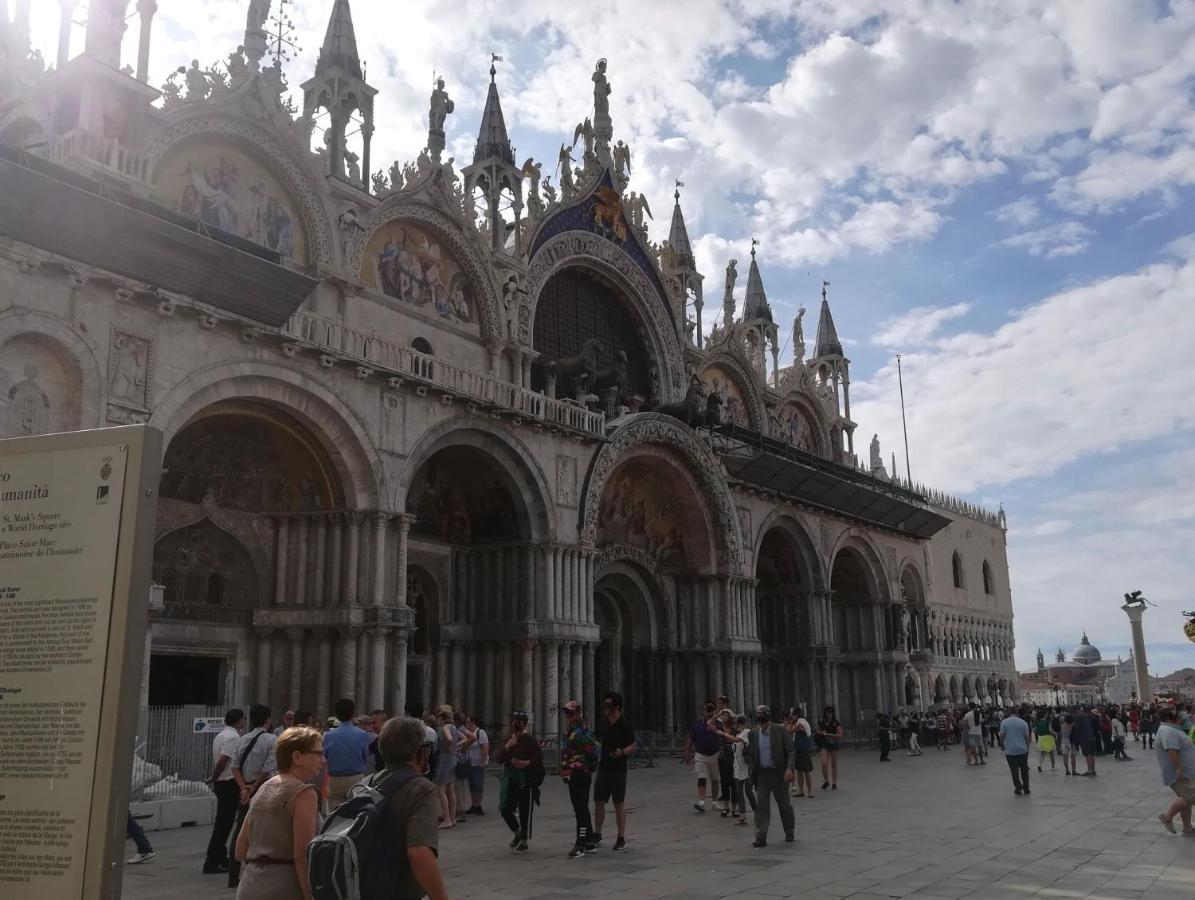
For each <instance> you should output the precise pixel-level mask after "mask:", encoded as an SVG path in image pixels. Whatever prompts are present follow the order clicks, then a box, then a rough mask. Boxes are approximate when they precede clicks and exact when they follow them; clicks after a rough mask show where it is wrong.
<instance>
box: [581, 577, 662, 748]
mask: <svg viewBox="0 0 1195 900" xmlns="http://www.w3.org/2000/svg"><path fill="white" fill-rule="evenodd" d="M658 591H659V588H658V586H657V585H656V584H655V583H654V579H653V578H651V577H650V576H648V575H646V574H645V573H644V572H643V570H642V569H640V568H639V567H638V566H636V565H635V564H634V563H631V562H628V561H617V562H614V563H610V564H607V565H605V566H603V567H602V569H600V570H599V573H598V578H597V581H596V583H595V585H594V597H593V600H594V618H595V620H596V622H597V626H598V632H599V634H600V640H601V642H600V643H599V645H598V647H597V648H596V652H595V654H594V691H593V696H594V697H600V696H601V695H602V694H603V693H605V692H606V691H617V692H618V693H620V694H622V697H623V704H624V709H625V710H626V713H627V716H628V717H630V718H631V720H632V721H633V722H634V723H635V726H636V727H637V728H641V729H650V730H662V729H663V727H664V703H663V697H662V691H661V684H660V675H661V674H662V673H661V671H660V669H659V661H658V658H657V657H656V655H655V652H654V651H655V649H656V631H657V627H656V618H657V616H656V615H655V611H656V610H657V609H658V607H659V605H660V603H659V597H658V596H657V594H658ZM595 714H596V711H595Z"/></svg>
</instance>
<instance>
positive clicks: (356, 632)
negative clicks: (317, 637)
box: [338, 625, 365, 641]
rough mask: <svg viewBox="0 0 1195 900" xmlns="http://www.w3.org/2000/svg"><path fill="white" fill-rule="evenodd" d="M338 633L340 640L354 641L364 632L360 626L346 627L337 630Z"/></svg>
mask: <svg viewBox="0 0 1195 900" xmlns="http://www.w3.org/2000/svg"><path fill="white" fill-rule="evenodd" d="M338 631H339V632H340V638H341V640H344V639H346V638H348V639H350V640H354V641H355V640H356V639H357V638H359V637H361V633H362V632H363V631H365V629H364V628H363V627H362V626H361V625H346V626H343V627H342V628H340V629H338Z"/></svg>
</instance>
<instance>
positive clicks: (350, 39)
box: [315, 0, 365, 81]
mask: <svg viewBox="0 0 1195 900" xmlns="http://www.w3.org/2000/svg"><path fill="white" fill-rule="evenodd" d="M335 68H340V69H341V70H343V71H344V72H345V73H346V74H348V75H351V76H352V77H353V78H357V79H360V80H361V81H364V80H365V75H364V73H363V72H362V71H361V57H360V56H359V55H358V53H357V32H356V30H355V29H354V28H353V13H352V10H350V9H349V0H336V5H335V6H333V7H332V17H331V18H330V19H329V20H328V31H327V33H326V34H325V35H324V44H323V46H322V47H320V51H319V60H318V61H317V62H316V64H315V74H316V77H319V76H320V75H326V74H328V73H329V72H330V71H331V70H333V69H335Z"/></svg>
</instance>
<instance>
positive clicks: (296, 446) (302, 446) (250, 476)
mask: <svg viewBox="0 0 1195 900" xmlns="http://www.w3.org/2000/svg"><path fill="white" fill-rule="evenodd" d="M162 470H163V471H162V481H161V487H160V489H159V494H160V496H162V497H164V498H167V499H175V500H183V501H186V502H190V503H200V502H202V501H203V500H204V499H205V498H207V497H210V498H211V499H213V500H215V502H216V503H217V504H219V505H220V506H221V507H224V508H226V509H238V510H243V511H246V512H291V511H302V510H318V509H332V508H335V507H337V506H339V505H341V503H342V502H343V501H342V499H341V491H340V489H339V486H338V485H337V477H336V474H335V469H334V467H333V465H332V462H331V460H330V459H329V458H328V456H327V453H326V452H325V451H324V449H323V448H322V447H321V446H320V445H319V444H318V442H317V441H316V439H315V437H314V436H313V435H311V434H310V433H309V432H308V431H307V430H306V429H305V428H303V427H302V426H301V425H299V424H298V423H297V422H295V421H294V420H293V419H291V418H290V416H288V415H287V414H285V413H283V412H282V411H280V410H274V409H271V408H270V407H267V406H264V405H261V404H254V403H240V402H227V403H218V404H214V405H213V406H211V407H209V408H208V409H206V410H204V411H203V412H202V413H200V414H199V415H198V416H196V417H195V418H194V419H193V420H192V421H191V422H189V423H187V425H185V426H184V427H183V428H181V429H180V430H179V432H178V434H176V435H175V436H174V439H173V440H171V442H170V446H169V447H167V448H166V454H165V459H164V460H163V462H162Z"/></svg>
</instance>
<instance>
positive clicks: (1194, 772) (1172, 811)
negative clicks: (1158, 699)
mask: <svg viewBox="0 0 1195 900" xmlns="http://www.w3.org/2000/svg"><path fill="white" fill-rule="evenodd" d="M1161 719H1162V724H1161V725H1160V726H1158V734H1157V754H1158V767H1159V768H1160V769H1161V771H1162V783H1163V784H1165V785H1166V787H1168V788H1170V790H1172V791H1174V794H1175V797H1174V800H1173V801H1171V803H1170V806H1169V807H1168V808H1167V809H1166V811H1165V812H1164V813H1162V814H1161V815H1160V816H1158V821H1160V822H1161V823H1162V827H1163V828H1165V829H1166V830H1167V831H1169V832H1170V833H1171V834H1174V833H1175V828H1174V817H1175V816H1178V817H1179V818H1181V819H1182V822H1183V834H1186V835H1195V827H1192V826H1191V804H1192V803H1193V802H1195V746H1192V745H1191V739H1190V738H1189V737H1187V735H1186V733H1185V732H1184V731H1183V730H1182V728H1180V727H1179V724H1178V712H1177V711H1176V710H1175V708H1174V707H1173V706H1166V707H1163V708H1162V712H1161Z"/></svg>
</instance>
